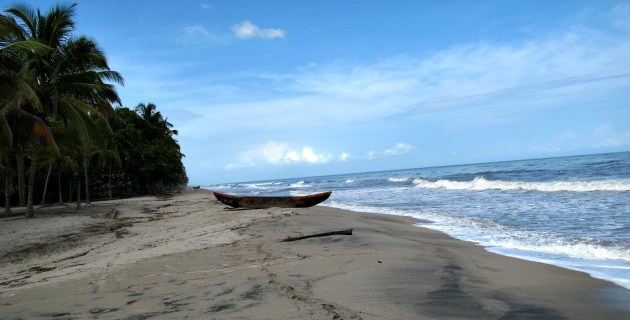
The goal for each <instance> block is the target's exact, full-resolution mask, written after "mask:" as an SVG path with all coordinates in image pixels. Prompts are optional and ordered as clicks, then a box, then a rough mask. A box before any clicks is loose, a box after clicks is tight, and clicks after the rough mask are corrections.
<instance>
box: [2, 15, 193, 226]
mask: <svg viewBox="0 0 630 320" xmlns="http://www.w3.org/2000/svg"><path fill="white" fill-rule="evenodd" d="M75 6H76V5H57V6H55V7H53V8H51V9H50V10H49V11H48V12H46V13H42V12H41V11H40V10H39V9H35V8H32V7H30V6H28V5H24V4H19V5H15V6H13V7H10V8H8V9H6V10H5V11H4V13H3V14H0V182H1V183H2V184H1V186H2V190H3V192H2V193H3V194H4V197H2V200H0V203H2V204H3V205H4V208H5V210H4V214H10V212H11V206H15V205H18V206H26V207H27V210H26V216H27V217H32V216H33V215H34V210H33V205H34V204H35V203H40V202H41V203H42V204H44V203H51V202H76V204H77V208H80V206H81V202H82V200H83V201H85V203H88V204H89V203H90V200H91V199H96V198H98V199H105V198H112V197H118V196H129V195H138V194H154V193H162V192H166V191H168V190H170V189H172V188H175V187H178V186H180V185H184V184H186V183H187V182H188V178H187V176H186V171H185V169H184V166H183V164H182V157H183V156H184V155H183V154H182V153H181V151H180V147H179V144H178V143H177V141H176V140H175V138H174V137H175V136H176V135H177V131H176V130H173V129H172V125H171V124H170V123H169V122H168V121H167V119H166V118H164V117H163V116H162V114H161V113H160V112H158V111H157V109H156V106H155V105H153V104H151V103H149V104H147V105H145V104H140V105H138V106H137V107H136V108H135V109H134V110H131V109H129V108H124V107H115V106H121V105H122V103H121V101H120V98H119V96H118V93H117V92H116V88H115V86H114V84H122V83H123V77H122V75H120V74H119V73H118V72H116V71H113V70H111V69H110V68H109V66H108V63H107V59H106V57H105V53H104V52H103V51H102V50H101V49H100V48H99V46H98V45H97V43H96V42H95V41H94V40H92V39H90V38H88V37H85V36H81V35H75V34H74V33H73V32H74V27H75V21H74V20H73V16H74V14H75Z"/></svg>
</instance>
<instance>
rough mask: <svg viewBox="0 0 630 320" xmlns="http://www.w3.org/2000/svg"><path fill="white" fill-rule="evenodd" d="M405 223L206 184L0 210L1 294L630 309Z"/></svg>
mask: <svg viewBox="0 0 630 320" xmlns="http://www.w3.org/2000/svg"><path fill="white" fill-rule="evenodd" d="M112 208H116V210H118V211H119V212H120V215H119V217H118V218H117V219H110V218H109V216H108V214H109V212H110V211H111V209H112ZM87 212H90V213H89V214H88V213H87ZM38 219H41V220H40V221H41V222H43V221H44V220H46V221H47V223H46V224H45V226H44V224H43V223H39V224H38V225H39V226H36V225H35V224H36V223H37V222H40V221H37V220H38ZM55 221H56V222H55ZM69 221H71V222H72V223H69V224H68V222H69ZM53 222H55V223H53ZM26 223H28V224H29V225H28V226H26V225H25V224H26ZM415 224H417V220H416V219H413V218H409V217H400V216H393V215H383V214H374V213H357V212H352V211H345V210H341V209H335V208H332V207H325V206H316V207H312V208H306V209H279V208H274V209H259V210H225V209H224V206H223V205H222V204H219V203H218V202H217V201H216V200H214V197H213V196H212V195H211V193H210V192H207V191H205V190H196V191H186V192H184V193H182V194H176V195H174V196H173V197H171V198H168V199H166V198H165V199H158V198H154V197H143V198H132V199H125V200H113V201H111V202H107V201H106V202H98V203H94V204H93V205H92V206H89V207H87V208H86V209H84V210H82V211H81V213H78V214H77V213H74V210H71V211H69V212H66V213H62V214H59V213H57V214H55V215H48V214H41V215H40V216H38V218H35V219H31V220H26V219H23V218H3V219H2V226H0V231H2V236H3V238H4V239H7V241H5V242H4V245H3V246H2V247H0V249H2V250H1V252H2V256H3V259H2V260H3V262H2V268H3V270H6V271H5V274H4V275H3V276H2V277H3V278H2V281H0V282H1V283H0V303H2V305H3V309H4V310H5V311H4V312H3V313H4V314H5V315H10V317H11V318H24V317H26V318H39V317H50V316H51V315H55V314H57V315H64V317H66V318H73V317H74V318H77V317H78V318H82V317H87V316H90V317H99V318H133V317H136V318H141V317H145V318H149V317H159V316H164V315H168V317H175V318H181V317H186V316H199V315H204V316H209V317H218V318H231V317H245V318H252V317H254V318H312V319H321V318H332V317H335V316H338V317H340V318H364V319H372V318H444V317H450V318H466V319H469V318H479V319H485V318H500V317H529V318H532V317H547V318H554V319H564V318H570V319H592V318H607V319H623V318H626V317H628V316H630V308H628V302H629V301H630V290H627V289H625V288H623V287H620V286H617V285H615V284H612V283H611V282H608V281H604V280H599V279H595V278H592V277H590V276H589V275H587V274H585V273H581V272H577V271H572V270H568V269H563V268H560V267H555V266H551V265H547V264H542V263H537V262H530V261H526V260H521V259H516V258H510V257H507V256H502V255H498V254H494V253H490V252H488V251H486V250H485V249H484V248H483V247H481V246H479V245H476V244H473V243H471V242H466V241H462V240H457V239H454V238H452V237H450V236H448V235H446V234H445V233H442V232H440V231H435V230H431V229H427V228H424V227H418V226H415ZM9 225H11V226H9ZM13 227H15V229H12V228H13ZM346 228H353V229H354V234H353V235H352V236H330V237H320V238H311V239H305V240H300V241H295V242H280V241H279V240H280V239H283V238H285V237H287V236H295V235H304V234H311V233H317V232H322V231H331V230H335V229H346ZM18 230H22V231H18ZM25 230H27V231H25ZM28 230H30V231H28ZM78 230H82V231H85V230H90V231H89V232H88V233H82V232H77V231H78ZM23 232H26V234H24V233H23ZM47 232H48V233H51V232H54V234H48V238H47V236H46V234H47ZM90 232H91V233H90ZM79 234H81V235H83V236H82V237H79ZM20 237H21V238H29V237H30V239H31V240H29V241H31V242H30V243H31V244H33V243H35V244H37V243H39V244H40V245H35V246H33V245H31V247H30V248H32V249H26V247H25V246H24V245H25V243H20V242H19V240H16V239H18V238H20ZM51 239H57V240H63V241H56V242H52V241H51V242H49V243H48V242H45V241H46V240H48V241H50V240H51ZM26 242H28V241H26ZM52 244H54V245H52ZM9 245H12V246H13V247H7V246H9ZM33 248H34V249H33ZM7 257H8V258H10V259H7ZM47 268H52V269H48V270H47Z"/></svg>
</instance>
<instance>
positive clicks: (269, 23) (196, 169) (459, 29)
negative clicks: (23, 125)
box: [0, 0, 630, 185]
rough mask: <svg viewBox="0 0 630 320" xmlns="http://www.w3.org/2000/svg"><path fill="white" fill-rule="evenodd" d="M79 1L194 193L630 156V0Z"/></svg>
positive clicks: (128, 93)
mask: <svg viewBox="0 0 630 320" xmlns="http://www.w3.org/2000/svg"><path fill="white" fill-rule="evenodd" d="M75 2H77V3H78V6H77V10H76V11H77V12H76V13H77V14H76V21H77V29H76V33H77V34H81V35H85V36H88V37H90V38H93V39H95V40H96V41H97V42H98V44H99V45H100V46H101V48H102V49H103V50H104V51H105V52H106V54H107V56H108V59H109V64H110V68H111V69H112V70H116V71H118V72H120V73H121V74H122V75H123V77H124V78H125V83H124V86H119V87H118V88H117V89H118V92H119V95H120V96H121V98H122V101H123V105H124V106H125V107H129V108H134V107H135V106H137V105H138V104H140V103H149V102H151V103H154V104H155V105H156V106H157V108H158V111H160V112H161V113H162V114H163V115H164V116H165V117H166V118H167V119H168V121H169V122H171V123H172V124H173V125H174V129H176V130H178V131H179V134H178V136H177V137H176V138H177V140H178V142H179V143H180V145H181V148H182V152H183V153H184V154H185V155H186V157H185V158H184V165H185V167H186V170H187V173H188V176H189V179H190V185H210V184H216V183H224V182H244V181H260V180H272V179H282V178H299V177H308V176H319V175H330V174H343V173H356V172H369V171H380V170H394V169H408V168H421V167H431V166H444V165H455V164H466V163H480V162H493V161H505V160H518V159H531V158H544V157H555V156H565V155H578V154H591V153H604V152H619V151H629V150H630V1H602V0H598V1H538V0H532V1H511V0H505V1H396V0H392V1H367V0H366V1H332V0H319V1H306V0H299V1H289V0H285V1H273V0H268V1H253V0H252V1H240V0H229V1H228V0H225V1H218V0H217V1H203V0H198V1H187V0H181V1H159V0H151V1H143V0H134V1H128V0H110V1H87V0H85V1H84V0H78V1H75ZM14 3H16V2H15V1H4V0H0V4H1V7H2V8H3V9H4V8H6V7H8V6H10V5H12V4H14ZM22 3H27V4H30V5H32V6H34V7H37V8H40V9H41V10H42V11H47V10H48V9H49V8H50V7H51V6H52V5H54V4H57V3H67V2H60V1H48V0H42V1H23V2H22Z"/></svg>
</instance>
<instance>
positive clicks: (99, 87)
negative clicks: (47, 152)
mask: <svg viewBox="0 0 630 320" xmlns="http://www.w3.org/2000/svg"><path fill="white" fill-rule="evenodd" d="M75 6H76V4H73V5H58V6H54V7H53V8H52V9H51V10H50V11H49V12H47V13H46V14H42V13H41V12H40V11H39V10H34V9H33V8H31V7H29V6H27V5H16V6H14V7H11V8H9V9H7V10H6V12H7V13H8V14H9V15H7V16H4V17H3V24H6V25H7V27H6V28H5V29H6V30H7V32H6V33H7V37H6V39H7V43H10V42H11V40H15V41H35V42H38V43H40V44H43V45H46V46H47V47H49V48H50V50H49V51H48V52H46V53H45V54H30V55H26V56H23V57H22V63H23V64H22V65H23V66H24V67H23V68H24V69H26V70H28V71H29V74H30V75H31V76H32V80H33V81H32V83H35V84H36V85H35V86H34V92H35V93H36V95H37V97H38V98H39V101H40V102H41V109H42V110H43V113H44V116H43V119H44V120H50V121H62V122H63V123H64V124H65V125H67V126H69V127H70V128H72V130H74V131H75V132H76V133H77V134H78V135H79V136H80V137H81V141H82V144H83V147H84V151H86V152H87V150H88V149H89V146H90V144H91V139H90V131H91V130H92V127H93V121H91V118H92V117H105V116H106V115H107V114H108V113H109V114H113V109H112V107H111V104H112V103H118V104H120V99H119V97H118V94H117V93H116V90H115V88H114V86H113V85H111V84H109V83H106V81H113V82H117V83H121V84H122V82H123V80H122V77H121V76H120V74H118V73H117V72H114V71H111V70H110V69H109V66H108V64H107V60H106V58H105V54H104V53H103V51H102V50H101V49H100V48H99V47H98V46H97V45H96V43H95V42H94V41H92V40H90V39H88V38H86V37H83V36H79V37H75V36H73V35H72V32H73V31H74V20H73V16H74V10H75ZM16 19H17V20H16ZM18 21H19V22H18ZM3 32H4V31H3ZM33 144H34V146H33V147H32V148H30V150H31V152H32V153H31V166H30V167H31V170H30V172H29V191H28V200H27V216H33V187H34V178H35V171H36V169H37V149H38V147H39V145H40V143H39V142H38V141H33ZM84 156H85V152H84ZM88 162H89V159H88ZM85 177H86V187H88V186H87V185H88V180H87V175H85ZM77 200H79V199H77Z"/></svg>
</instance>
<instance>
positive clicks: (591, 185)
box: [412, 177, 630, 192]
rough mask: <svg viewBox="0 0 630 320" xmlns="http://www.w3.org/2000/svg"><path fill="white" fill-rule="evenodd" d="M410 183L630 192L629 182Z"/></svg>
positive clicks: (431, 186) (419, 183)
mask: <svg viewBox="0 0 630 320" xmlns="http://www.w3.org/2000/svg"><path fill="white" fill-rule="evenodd" d="M412 182H413V184H414V185H416V187H419V188H426V189H446V190H527V191H543V192H556V191H571V192H590V191H630V180H600V181H549V182H527V181H503V180H486V179H485V178H483V177H476V178H475V179H473V180H472V181H452V180H437V181H431V180H428V179H423V178H417V179H414V180H413V181H412Z"/></svg>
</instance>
